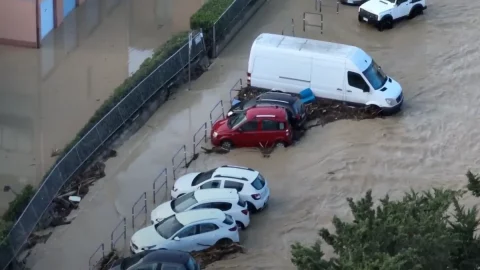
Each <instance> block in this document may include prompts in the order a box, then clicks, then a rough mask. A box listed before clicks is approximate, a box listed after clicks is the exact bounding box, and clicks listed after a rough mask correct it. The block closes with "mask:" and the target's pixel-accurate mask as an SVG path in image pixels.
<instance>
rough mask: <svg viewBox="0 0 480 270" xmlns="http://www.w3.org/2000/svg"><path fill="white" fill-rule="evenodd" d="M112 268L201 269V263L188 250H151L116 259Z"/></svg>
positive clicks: (115, 269) (126, 269) (140, 269)
mask: <svg viewBox="0 0 480 270" xmlns="http://www.w3.org/2000/svg"><path fill="white" fill-rule="evenodd" d="M110 269H111V270H144V269H152V270H153V269H154V270H164V269H168V270H200V265H198V263H197V262H196V261H195V259H194V258H193V257H192V256H191V255H190V254H189V253H187V252H183V251H176V250H149V251H144V252H140V253H137V254H135V255H132V256H130V257H128V258H124V259H120V260H118V261H116V262H115V263H114V264H113V265H112V267H111V268H110Z"/></svg>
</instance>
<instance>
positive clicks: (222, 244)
mask: <svg viewBox="0 0 480 270" xmlns="http://www.w3.org/2000/svg"><path fill="white" fill-rule="evenodd" d="M232 243H233V241H232V239H230V238H222V239H220V240H218V241H217V243H215V246H216V247H226V246H229V245H231V244H232Z"/></svg>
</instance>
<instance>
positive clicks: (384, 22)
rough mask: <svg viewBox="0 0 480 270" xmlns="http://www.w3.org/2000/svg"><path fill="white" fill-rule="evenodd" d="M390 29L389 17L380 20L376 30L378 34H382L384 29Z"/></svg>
mask: <svg viewBox="0 0 480 270" xmlns="http://www.w3.org/2000/svg"><path fill="white" fill-rule="evenodd" d="M392 28H393V19H392V18H390V17H387V18H384V19H382V20H381V21H380V22H379V23H378V25H377V29H378V31H380V32H382V31H383V30H385V29H392Z"/></svg>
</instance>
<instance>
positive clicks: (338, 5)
mask: <svg viewBox="0 0 480 270" xmlns="http://www.w3.org/2000/svg"><path fill="white" fill-rule="evenodd" d="M339 9H340V2H339V1H337V14H338V10H339Z"/></svg>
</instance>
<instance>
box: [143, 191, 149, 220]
mask: <svg viewBox="0 0 480 270" xmlns="http://www.w3.org/2000/svg"><path fill="white" fill-rule="evenodd" d="M143 195H144V196H145V198H144V199H143V200H144V202H145V225H147V224H148V216H147V192H146V191H145V192H144V193H143Z"/></svg>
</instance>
